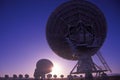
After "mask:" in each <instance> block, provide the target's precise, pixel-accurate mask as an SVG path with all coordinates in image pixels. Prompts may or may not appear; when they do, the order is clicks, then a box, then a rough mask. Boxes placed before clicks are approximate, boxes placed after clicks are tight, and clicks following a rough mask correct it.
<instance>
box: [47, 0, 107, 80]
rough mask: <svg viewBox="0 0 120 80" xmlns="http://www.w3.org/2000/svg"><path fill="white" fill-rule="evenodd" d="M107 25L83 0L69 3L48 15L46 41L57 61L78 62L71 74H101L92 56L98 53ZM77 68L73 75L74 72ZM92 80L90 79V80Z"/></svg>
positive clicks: (88, 75) (100, 14) (91, 5)
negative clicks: (57, 58) (59, 58)
mask: <svg viewBox="0 0 120 80" xmlns="http://www.w3.org/2000/svg"><path fill="white" fill-rule="evenodd" d="M106 32H107V25H106V20H105V17H104V15H103V13H102V12H101V10H100V9H99V8H98V7H97V6H96V5H94V4H92V3H90V2H88V1H86V0H70V1H68V2H65V3H63V4H61V5H60V6H59V7H57V8H56V9H55V10H54V11H53V12H52V14H51V15H50V17H49V19H48V22H47V27H46V37H47V41H48V44H49V46H50V47H51V49H52V50H53V51H54V52H55V53H56V54H57V55H58V56H60V57H62V58H65V59H68V60H77V61H78V63H77V64H76V66H75V67H74V68H73V70H72V71H71V73H70V75H71V74H79V73H85V76H86V80H88V78H90V77H91V78H92V73H94V72H95V73H98V72H99V73H100V72H103V71H107V70H101V69H98V68H97V67H96V65H95V64H94V62H93V60H92V58H91V57H92V56H93V55H94V54H96V53H97V52H98V50H99V49H100V47H101V46H102V45H103V42H104V41H105V38H106ZM75 68H77V71H76V72H73V71H74V69H75ZM91 80H92V79H91Z"/></svg>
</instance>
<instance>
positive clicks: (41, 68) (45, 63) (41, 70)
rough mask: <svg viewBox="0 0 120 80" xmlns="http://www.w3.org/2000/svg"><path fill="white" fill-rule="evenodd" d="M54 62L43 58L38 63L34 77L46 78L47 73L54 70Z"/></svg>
mask: <svg viewBox="0 0 120 80" xmlns="http://www.w3.org/2000/svg"><path fill="white" fill-rule="evenodd" d="M52 67H53V63H52V62H51V61H50V60H48V59H41V60H39V61H38V62H37V64H36V69H35V72H34V77H35V78H36V79H39V78H41V79H43V80H44V79H45V74H47V73H50V72H51V71H52Z"/></svg>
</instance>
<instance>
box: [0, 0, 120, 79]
mask: <svg viewBox="0 0 120 80" xmlns="http://www.w3.org/2000/svg"><path fill="white" fill-rule="evenodd" d="M66 1H68V0H0V37H1V38H0V76H4V75H5V74H8V75H10V76H12V75H13V74H17V75H19V74H23V75H24V74H26V73H27V74H29V75H30V76H31V77H33V73H34V69H35V65H36V62H37V61H38V60H39V59H42V58H47V59H49V60H51V61H52V62H53V63H58V64H59V65H60V66H61V68H62V69H63V70H62V71H61V74H69V72H70V70H71V69H72V68H73V66H74V65H75V64H76V61H68V60H65V59H63V58H61V57H59V56H57V55H56V54H54V52H53V51H52V50H51V49H50V47H49V46H48V43H47V41H46V36H45V28H46V23H47V19H48V17H49V15H50V14H51V12H52V11H53V10H54V9H55V8H56V7H57V6H59V5H60V4H61V3H63V2H66ZM88 1H91V2H92V3H94V4H96V5H97V6H98V7H99V8H100V9H101V10H102V12H103V13H104V15H105V17H106V20H107V25H108V33H107V38H106V41H105V43H104V45H103V46H102V48H101V52H102V55H103V56H104V58H105V60H106V61H107V63H108V64H109V66H110V68H111V69H112V71H113V73H120V53H119V51H120V36H119V34H120V9H119V8H120V5H119V4H120V1H119V0H104V1H103V0H88ZM98 65H99V64H98Z"/></svg>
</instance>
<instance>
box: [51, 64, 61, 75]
mask: <svg viewBox="0 0 120 80" xmlns="http://www.w3.org/2000/svg"><path fill="white" fill-rule="evenodd" d="M51 74H52V75H57V76H58V75H61V74H62V67H61V66H60V65H59V64H57V63H54V66H53V68H52V72H51ZM58 77H59V76H58Z"/></svg>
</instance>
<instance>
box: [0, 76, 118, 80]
mask: <svg viewBox="0 0 120 80" xmlns="http://www.w3.org/2000/svg"><path fill="white" fill-rule="evenodd" d="M0 80H35V79H34V78H12V77H9V78H5V77H0ZM38 80H41V79H38ZM46 80H68V78H56V79H55V78H51V79H46ZM73 80H84V79H83V78H79V77H78V78H74V79H73ZM95 80H102V79H100V78H97V79H95ZM108 80H120V75H118V76H109V79H108Z"/></svg>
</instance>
